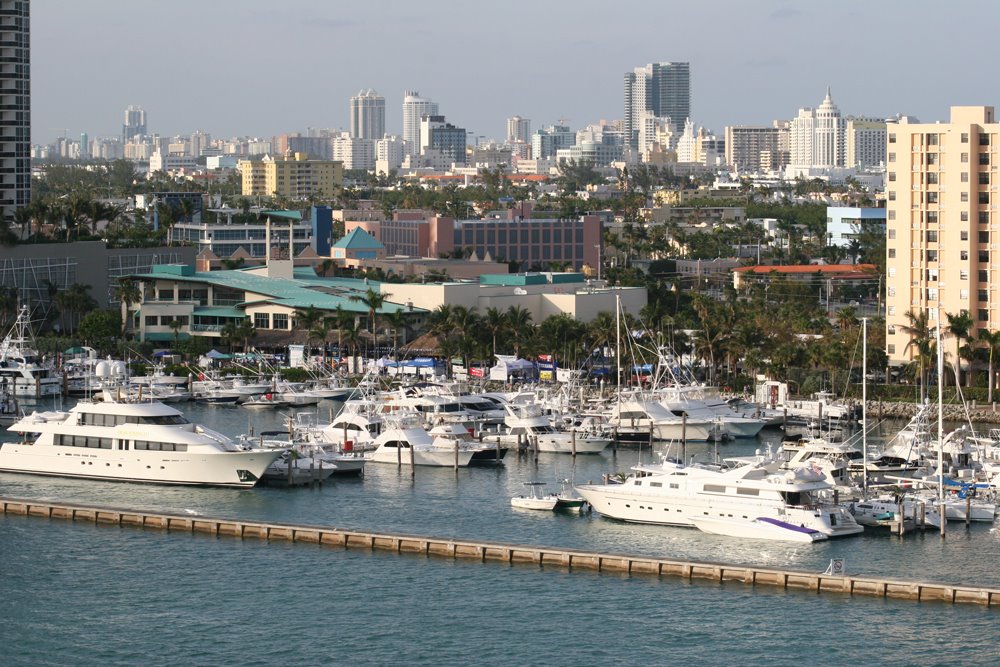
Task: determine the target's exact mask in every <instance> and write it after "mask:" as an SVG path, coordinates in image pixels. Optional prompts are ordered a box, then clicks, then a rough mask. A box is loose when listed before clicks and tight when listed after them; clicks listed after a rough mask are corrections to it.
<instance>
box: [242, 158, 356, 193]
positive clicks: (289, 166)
mask: <svg viewBox="0 0 1000 667" xmlns="http://www.w3.org/2000/svg"><path fill="white" fill-rule="evenodd" d="M237 168H238V169H239V172H240V176H241V178H242V182H243V196H244V197H252V196H256V195H265V196H269V197H286V198H289V199H306V198H308V197H310V196H311V195H320V196H323V197H333V196H334V195H335V194H336V192H337V189H338V188H339V187H340V186H341V185H343V183H344V165H343V163H341V162H338V161H336V160H310V159H309V156H308V155H307V154H305V153H296V154H295V155H286V156H285V157H284V158H278V159H275V158H272V157H270V156H264V159H262V160H240V161H239V163H238V165H237Z"/></svg>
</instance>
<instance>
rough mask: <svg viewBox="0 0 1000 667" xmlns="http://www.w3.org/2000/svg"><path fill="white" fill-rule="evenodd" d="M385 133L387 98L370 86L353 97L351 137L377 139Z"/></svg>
mask: <svg viewBox="0 0 1000 667" xmlns="http://www.w3.org/2000/svg"><path fill="white" fill-rule="evenodd" d="M384 134H385V98H384V97H382V96H381V95H379V94H378V93H376V92H375V91H374V90H372V89H371V88H369V89H368V90H362V91H361V92H360V93H358V94H357V95H355V96H354V97H352V98H351V137H353V138H354V139H371V140H372V141H376V140H378V139H381V138H382V136H383V135H384Z"/></svg>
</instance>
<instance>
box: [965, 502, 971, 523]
mask: <svg viewBox="0 0 1000 667" xmlns="http://www.w3.org/2000/svg"><path fill="white" fill-rule="evenodd" d="M971 517H972V496H970V495H968V494H966V496H965V527H966V528H968V527H969V521H970V520H971Z"/></svg>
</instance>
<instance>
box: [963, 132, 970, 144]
mask: <svg viewBox="0 0 1000 667" xmlns="http://www.w3.org/2000/svg"><path fill="white" fill-rule="evenodd" d="M962 143H963V144H967V143H969V133H968V132H963V133H962Z"/></svg>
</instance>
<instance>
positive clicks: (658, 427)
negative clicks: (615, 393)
mask: <svg viewBox="0 0 1000 667" xmlns="http://www.w3.org/2000/svg"><path fill="white" fill-rule="evenodd" d="M608 425H609V426H610V427H611V428H613V429H614V430H615V432H616V433H617V434H618V440H619V441H623V442H639V443H644V442H648V441H649V439H650V433H652V438H653V439H654V440H663V441H669V440H681V439H682V438H684V439H686V440H687V441H688V442H703V441H707V440H711V439H713V438H714V437H715V436H716V433H717V428H716V424H715V423H714V421H713V420H710V419H695V418H688V419H684V417H683V416H680V417H679V416H677V415H675V414H674V413H673V412H671V411H670V410H668V409H667V408H665V407H664V406H662V405H660V404H659V403H657V402H656V401H651V400H642V399H639V398H629V399H627V400H626V399H624V398H623V399H621V400H619V401H617V402H616V403H615V404H614V405H613V406H612V408H611V416H610V417H609V418H608Z"/></svg>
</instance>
